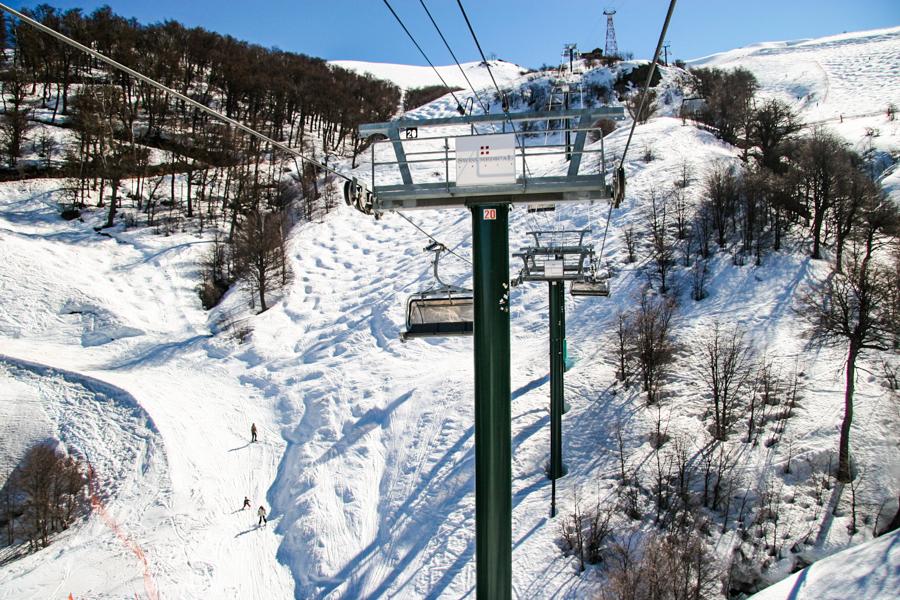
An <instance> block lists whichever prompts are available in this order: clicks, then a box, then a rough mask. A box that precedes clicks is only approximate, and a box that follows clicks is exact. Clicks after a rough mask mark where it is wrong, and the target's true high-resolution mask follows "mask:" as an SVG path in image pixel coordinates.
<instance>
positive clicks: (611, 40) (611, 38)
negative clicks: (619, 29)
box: [603, 8, 619, 56]
mask: <svg viewBox="0 0 900 600" xmlns="http://www.w3.org/2000/svg"><path fill="white" fill-rule="evenodd" d="M603 14H604V15H606V47H605V48H604V49H603V55H604V56H618V55H619V46H618V45H617V44H616V28H615V26H614V25H613V15H614V14H616V11H615V10H613V9H611V8H608V9H606V10H604V11H603Z"/></svg>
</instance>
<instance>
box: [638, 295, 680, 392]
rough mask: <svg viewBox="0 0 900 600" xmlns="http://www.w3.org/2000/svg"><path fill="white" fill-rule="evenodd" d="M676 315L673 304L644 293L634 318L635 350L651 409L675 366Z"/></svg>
mask: <svg viewBox="0 0 900 600" xmlns="http://www.w3.org/2000/svg"><path fill="white" fill-rule="evenodd" d="M674 314H675V303H674V301H673V300H671V299H668V298H665V297H660V296H655V295H651V294H649V293H648V292H647V290H644V291H643V293H641V296H640V300H639V305H638V309H637V313H636V315H635V336H634V343H635V349H634V350H635V356H636V357H637V362H638V370H639V372H640V375H641V383H642V385H643V390H644V392H646V394H647V404H648V405H650V404H655V403H656V402H657V401H658V400H659V391H660V386H661V384H662V380H663V377H664V376H665V373H666V369H667V367H668V365H669V363H671V362H672V358H673V353H674V343H673V340H672V331H671V326H672V316H673V315H674Z"/></svg>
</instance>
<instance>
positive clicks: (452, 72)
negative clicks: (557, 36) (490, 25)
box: [329, 60, 525, 90]
mask: <svg viewBox="0 0 900 600" xmlns="http://www.w3.org/2000/svg"><path fill="white" fill-rule="evenodd" d="M329 64H332V65H335V66H337V67H341V68H343V69H347V70H350V71H354V72H356V73H360V74H366V73H368V74H370V75H372V76H373V77H376V78H378V79H386V80H388V81H392V82H394V83H395V84H397V86H399V87H401V88H403V89H407V88H415V87H423V86H427V85H442V84H441V80H440V78H438V76H437V75H436V74H435V72H434V71H433V70H432V69H431V67H419V66H414V65H396V64H392V63H376V62H365V61H360V60H334V61H331V62H330V63H329ZM490 64H491V71H493V73H494V77H495V78H496V79H497V85H499V86H501V87H503V86H507V85H509V84H510V83H511V82H513V81H514V80H516V79H518V78H519V77H520V76H521V75H522V74H523V73H524V72H525V69H524V68H522V67H520V66H519V65H516V64H513V63H509V62H506V61H503V60H492V61H490ZM461 66H462V68H463V70H464V71H465V73H466V77H468V79H469V81H471V82H472V85H473V86H475V89H476V90H481V89H484V88H491V89H493V85H494V84H493V83H492V82H491V76H490V73H489V72H488V70H487V68H485V66H484V64H483V63H481V62H468V63H461ZM437 70H438V72H439V73H440V74H441V77H443V78H444V81H446V82H447V85H450V86H453V87H455V88H459V89H468V88H469V86H468V84H467V83H466V77H463V74H462V73H461V72H460V70H459V67H457V66H456V65H448V66H440V67H437Z"/></svg>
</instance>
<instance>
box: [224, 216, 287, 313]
mask: <svg viewBox="0 0 900 600" xmlns="http://www.w3.org/2000/svg"><path fill="white" fill-rule="evenodd" d="M282 227H284V219H283V216H282V214H281V213H267V212H264V211H261V210H255V211H252V212H250V214H248V215H247V217H246V219H245V220H244V223H243V225H242V227H241V228H240V229H239V230H238V231H237V234H236V235H235V239H234V263H235V271H236V273H237V276H238V278H239V279H241V280H242V281H243V282H244V283H245V284H246V285H247V286H248V289H249V290H250V291H251V294H255V295H256V296H257V297H258V299H259V306H260V312H265V311H266V310H267V309H268V303H267V300H266V294H267V293H268V292H269V291H270V290H273V289H277V288H278V287H279V286H280V285H281V284H282V282H283V281H285V280H286V279H287V276H286V275H284V274H283V273H282V272H281V271H282V270H283V269H285V268H286V267H287V263H286V262H285V261H284V260H283V259H282V255H283V254H284V252H285V248H284V240H285V238H284V236H283V235H282Z"/></svg>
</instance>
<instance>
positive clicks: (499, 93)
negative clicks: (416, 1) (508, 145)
mask: <svg viewBox="0 0 900 600" xmlns="http://www.w3.org/2000/svg"><path fill="white" fill-rule="evenodd" d="M456 3H457V4H458V5H459V10H460V12H461V13H462V16H463V19H465V20H466V25H467V26H468V28H469V33H471V34H472V39H473V40H475V46H476V47H477V48H478V53H479V54H480V55H481V62H482V63H483V64H484V66H485V68H487V72H488V75H490V76H491V82H493V84H494V89H495V90H497V96H498V97H499V98H500V99H501V100H500V103H501V107H502V108H503V114H504V115H506V120H507V121H508V122H509V126H510V127H512V130H513V133H514V134H515V136H516V143H518V144H520V145H521V146H522V166H524V167H525V169H528V165H527V164H526V163H525V140H524V139H522V140H520V139H519V134H518V132H516V126H515V125H513V122H512V119H510V117H509V104H508V103H507V102H506V101H505V100H503V98H504V96H503V92H502V91H500V86H499V85H497V80H496V79H494V72H493V71H491V64H490V63H489V62H488V60H487V57H486V56H485V55H484V50H482V49H481V42H479V41H478V36H477V35H475V29H474V28H473V27H472V22H471V21H469V15H468V14H466V9H465V7H463V5H462V0H456Z"/></svg>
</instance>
